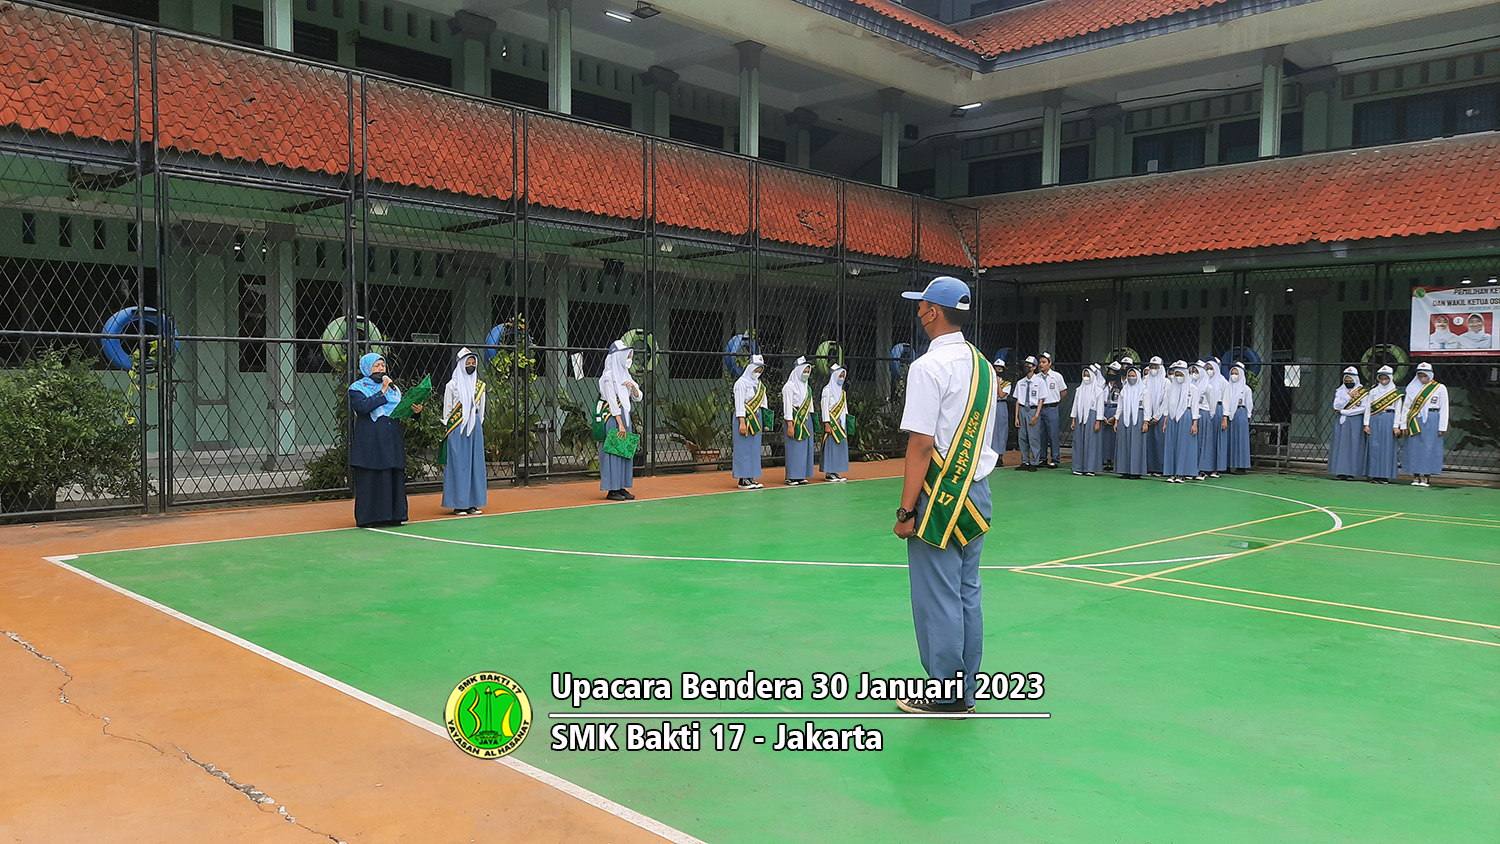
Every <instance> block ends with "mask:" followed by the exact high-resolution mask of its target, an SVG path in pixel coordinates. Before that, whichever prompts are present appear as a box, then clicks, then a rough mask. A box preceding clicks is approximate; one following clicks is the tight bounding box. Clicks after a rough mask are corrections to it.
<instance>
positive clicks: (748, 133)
mask: <svg viewBox="0 0 1500 844" xmlns="http://www.w3.org/2000/svg"><path fill="white" fill-rule="evenodd" d="M734 48H735V50H737V51H739V54H740V144H739V153H740V154H741V155H749V156H754V157H759V156H760V54H761V52H762V51H764V50H765V49H766V45H764V44H760V43H757V42H755V41H741V42H740V43H738V44H736V45H734Z"/></svg>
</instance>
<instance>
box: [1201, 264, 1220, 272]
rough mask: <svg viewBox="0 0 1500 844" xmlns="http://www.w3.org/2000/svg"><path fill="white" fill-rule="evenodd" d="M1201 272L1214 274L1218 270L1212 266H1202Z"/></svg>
mask: <svg viewBox="0 0 1500 844" xmlns="http://www.w3.org/2000/svg"><path fill="white" fill-rule="evenodd" d="M1203 271H1204V272H1206V273H1216V272H1218V271H1219V268H1218V267H1217V266H1216V265H1214V264H1204V265H1203Z"/></svg>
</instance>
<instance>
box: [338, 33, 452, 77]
mask: <svg viewBox="0 0 1500 844" xmlns="http://www.w3.org/2000/svg"><path fill="white" fill-rule="evenodd" d="M354 64H355V65H356V66H358V67H362V68H364V69H366V70H373V71H375V72H377V73H389V74H391V75H392V76H400V77H403V78H406V79H415V80H417V81H418V82H427V83H430V84H433V85H442V86H444V87H448V86H451V85H452V84H453V61H452V60H451V59H445V58H443V57H442V56H434V55H432V54H431V53H424V52H422V51H421V50H413V49H411V48H410V47H401V46H398V45H396V44H387V43H385V42H384V41H376V40H375V39H373V38H361V39H359V42H358V43H357V44H355V45H354Z"/></svg>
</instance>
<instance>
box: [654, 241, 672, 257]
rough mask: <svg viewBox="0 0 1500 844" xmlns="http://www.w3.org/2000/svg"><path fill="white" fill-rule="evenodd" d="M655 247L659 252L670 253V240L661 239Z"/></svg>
mask: <svg viewBox="0 0 1500 844" xmlns="http://www.w3.org/2000/svg"><path fill="white" fill-rule="evenodd" d="M656 248H657V250H659V251H661V252H665V253H667V254H671V252H672V244H671V243H670V242H668V241H662V242H661V244H660V245H658V246H657V247H656Z"/></svg>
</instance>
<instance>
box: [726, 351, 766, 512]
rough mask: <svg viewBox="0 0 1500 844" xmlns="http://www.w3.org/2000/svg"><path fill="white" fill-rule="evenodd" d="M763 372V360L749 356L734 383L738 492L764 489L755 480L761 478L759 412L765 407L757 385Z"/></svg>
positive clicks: (763, 393)
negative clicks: (740, 490)
mask: <svg viewBox="0 0 1500 844" xmlns="http://www.w3.org/2000/svg"><path fill="white" fill-rule="evenodd" d="M765 369H766V359H765V358H763V357H761V356H760V355H751V356H750V362H749V363H747V364H745V371H744V372H741V373H740V377H739V379H738V380H736V381H735V382H734V429H733V430H732V431H731V432H730V439H731V440H732V441H733V443H734V462H733V464H732V465H731V470H732V471H733V473H734V477H735V478H736V479H737V480H738V481H739V488H740V489H760V488H761V487H763V486H765V484H762V483H760V482H759V481H758V480H757V479H758V478H759V477H760V434H761V415H760V412H761V410H762V409H763V408H765V407H766V387H765V385H764V384H762V383H760V376H761V373H762V372H764V371H765Z"/></svg>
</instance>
